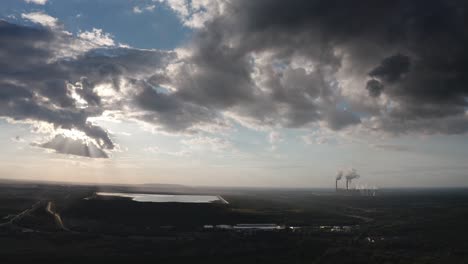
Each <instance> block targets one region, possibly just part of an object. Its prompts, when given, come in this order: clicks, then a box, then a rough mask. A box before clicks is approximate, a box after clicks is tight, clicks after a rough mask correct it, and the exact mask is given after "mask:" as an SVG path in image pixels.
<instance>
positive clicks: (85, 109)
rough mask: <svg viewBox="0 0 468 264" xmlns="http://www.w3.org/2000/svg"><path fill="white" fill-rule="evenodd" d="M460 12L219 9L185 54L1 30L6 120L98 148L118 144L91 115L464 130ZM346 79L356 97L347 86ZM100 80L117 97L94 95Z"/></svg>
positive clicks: (270, 3)
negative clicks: (72, 132)
mask: <svg viewBox="0 0 468 264" xmlns="http://www.w3.org/2000/svg"><path fill="white" fill-rule="evenodd" d="M467 6H468V2H466V1H461V0H452V1H442V0H429V1H422V0H421V1H405V0H397V1H384V0H377V1H375V0H359V1H338V0H308V1H305V0H290V1H284V0H255V1H251V0H237V1H226V2H224V7H223V11H222V12H220V13H218V14H216V13H213V14H212V15H213V17H212V19H210V20H208V21H207V22H206V23H205V24H204V27H202V28H199V29H196V31H195V32H194V34H193V38H192V40H191V41H190V42H189V43H187V44H186V45H185V46H184V47H183V48H184V52H181V53H178V52H175V51H174V52H170V51H157V50H140V49H133V48H117V47H108V46H107V47H101V48H99V47H96V46H93V47H91V48H90V47H86V45H87V44H86V43H85V42H84V41H83V40H80V39H79V37H76V36H72V35H70V34H67V33H65V32H63V31H60V30H61V29H60V28H33V27H25V26H18V25H12V24H9V23H7V22H4V21H0V88H1V89H0V103H1V104H0V116H3V117H9V118H11V119H15V120H33V121H43V122H48V123H51V124H53V125H54V126H55V127H56V128H65V129H76V130H79V131H82V132H84V133H85V134H86V135H87V136H88V137H90V138H91V139H93V140H94V142H95V143H96V144H97V145H96V146H97V147H98V148H101V149H113V148H114V143H113V142H112V140H111V138H110V137H109V135H108V133H107V132H106V131H105V130H104V129H103V128H101V127H99V126H97V125H95V124H92V123H90V122H89V120H88V118H90V117H96V116H100V115H102V113H103V112H104V111H106V110H117V111H120V112H121V113H123V115H124V116H127V117H130V118H136V119H139V120H142V121H145V122H149V123H153V124H155V125H157V126H158V127H159V128H161V129H164V130H167V131H171V132H173V131H178V132H180V131H185V132H187V131H189V132H191V131H193V128H194V127H197V126H198V125H203V124H213V123H217V124H221V123H222V122H223V118H225V117H226V116H227V115H224V114H229V116H230V117H233V118H237V120H238V121H240V122H243V124H246V123H248V122H250V123H254V124H253V125H261V126H271V127H280V126H282V127H293V128H297V127H307V126H308V125H310V124H312V123H316V122H321V123H324V124H326V125H327V126H328V127H329V128H331V129H333V130H340V129H344V128H346V127H350V126H353V125H357V124H365V125H366V127H369V128H371V129H374V130H379V131H387V132H391V133H405V132H411V131H414V132H419V133H448V134H451V133H465V132H467V131H468V117H467V114H466V111H467V109H468V100H467V98H468V85H467V83H468V75H467V74H466V73H467V72H468V51H467V49H466V46H467V43H468V41H467V40H468V19H467V12H468V8H467ZM208 12H210V11H209V10H208ZM346 69H356V71H354V72H352V73H351V74H355V75H356V76H354V75H353V76H347V75H346V74H348V73H347V72H346V71H345V70H346ZM352 77H355V79H358V80H361V81H360V82H362V83H360V84H359V87H354V86H349V84H348V83H349V82H347V79H352ZM340 78H344V79H340ZM101 84H107V85H111V87H112V89H114V91H115V93H116V95H115V98H105V97H101V96H100V93H99V91H98V90H97V88H96V87H99V85H101ZM164 87H166V88H164ZM352 89H355V90H352ZM101 95H102V94H101ZM351 95H352V96H351ZM77 96H78V97H80V98H81V99H82V100H77V99H76V97H77ZM356 98H357V99H356ZM83 101H84V102H83ZM369 102H370V103H372V106H371V107H369ZM84 104H85V106H84ZM343 106H347V107H346V109H344V108H343ZM358 111H359V113H357V112H358ZM369 123H370V124H369ZM54 149H57V148H54Z"/></svg>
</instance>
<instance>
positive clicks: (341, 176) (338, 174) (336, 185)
mask: <svg viewBox="0 0 468 264" xmlns="http://www.w3.org/2000/svg"><path fill="white" fill-rule="evenodd" d="M341 178H343V171H338V173H337V174H336V181H335V190H336V191H338V181H339V180H341Z"/></svg>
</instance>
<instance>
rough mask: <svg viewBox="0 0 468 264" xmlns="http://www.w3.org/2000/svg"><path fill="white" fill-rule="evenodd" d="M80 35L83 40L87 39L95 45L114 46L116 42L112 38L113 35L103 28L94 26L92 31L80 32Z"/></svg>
mask: <svg viewBox="0 0 468 264" xmlns="http://www.w3.org/2000/svg"><path fill="white" fill-rule="evenodd" d="M78 37H79V38H80V39H82V40H86V41H88V42H90V43H91V44H94V45H95V46H99V47H101V46H114V45H115V42H114V40H113V39H112V35H111V34H109V33H105V32H103V31H102V29H99V28H93V30H91V31H84V32H80V33H79V34H78Z"/></svg>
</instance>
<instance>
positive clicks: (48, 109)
mask: <svg viewBox="0 0 468 264" xmlns="http://www.w3.org/2000/svg"><path fill="white" fill-rule="evenodd" d="M77 41H78V40H77V39H76V38H74V37H73V36H70V35H68V34H66V33H64V32H61V31H52V30H51V29H48V28H31V27H25V26H18V25H13V24H10V23H7V22H5V21H0V102H1V103H0V116H3V117H8V118H11V119H13V120H19V121H22V120H28V121H42V122H47V123H50V124H53V125H54V127H55V128H63V129H76V130H79V131H82V132H84V133H85V134H86V135H87V136H88V137H90V138H91V139H94V140H95V143H96V144H97V147H99V148H101V149H108V150H112V149H113V148H114V143H113V142H112V140H111V138H110V136H109V134H108V133H107V131H106V130H105V129H103V128H101V127H99V126H96V125H94V124H92V123H90V122H89V121H88V120H87V119H88V118H89V117H94V116H100V115H101V114H102V113H103V111H104V110H106V107H107V106H105V105H103V104H102V100H101V98H100V97H99V96H98V94H97V93H96V91H95V87H96V85H98V84H104V83H110V84H112V85H113V88H114V89H116V90H118V89H119V88H120V81H121V80H122V79H123V78H136V77H138V76H139V75H143V74H149V73H151V72H152V71H155V69H157V68H159V66H160V65H161V64H162V63H163V62H162V61H163V59H164V58H165V57H170V55H169V54H170V53H167V52H159V51H148V50H146V51H145V50H131V49H123V48H120V49H119V48H114V49H108V50H98V49H94V50H91V51H89V52H87V51H86V50H85V51H83V52H81V53H79V49H80V48H86V47H81V46H80V45H82V44H83V43H79V42H77ZM71 46H76V47H75V49H78V53H77V55H75V56H74V57H64V58H60V57H57V54H59V53H63V52H67V51H68V50H69V49H71V48H70V47H71ZM104 51H105V52H104ZM75 52H76V51H75ZM77 83H78V84H79V87H75V88H74V89H73V88H70V85H72V86H73V85H76V84H77ZM73 92H75V93H76V94H77V95H79V96H80V97H81V98H82V100H84V101H85V102H86V104H87V105H86V107H81V106H80V105H78V102H77V101H76V99H75V98H74V97H73ZM73 144H75V145H77V144H78V143H76V142H75V143H73ZM49 146H51V145H50V144H49V145H44V147H49ZM90 146H91V147H92V148H94V147H95V146H96V145H94V143H93V144H91V145H90ZM55 149H57V148H55ZM57 151H59V152H64V151H65V149H63V148H60V149H57ZM71 154H76V153H71ZM76 155H81V154H76ZM82 156H83V155H82ZM85 156H86V155H85ZM98 156H100V157H104V156H103V155H98Z"/></svg>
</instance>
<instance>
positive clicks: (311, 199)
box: [0, 182, 468, 263]
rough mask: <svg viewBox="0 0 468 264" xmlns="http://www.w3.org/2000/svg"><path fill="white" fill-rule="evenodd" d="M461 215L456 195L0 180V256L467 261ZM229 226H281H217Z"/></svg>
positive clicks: (463, 208) (467, 207) (466, 205)
mask: <svg viewBox="0 0 468 264" xmlns="http://www.w3.org/2000/svg"><path fill="white" fill-rule="evenodd" d="M103 191H104V192H130V193H166V194H204V195H221V196H222V197H223V198H224V199H226V200H227V201H228V202H229V204H223V203H205V204H194V203H146V202H143V203H142V202H135V201H132V200H131V199H128V198H118V197H94V198H93V199H85V198H87V197H93V195H94V194H95V192H103ZM466 219H468V191H467V190H464V189H428V190H422V189H414V190H413V189H406V190H381V191H380V192H379V195H378V196H376V197H363V196H346V195H336V194H335V193H334V191H332V190H319V189H317V190H312V189H311V190H308V189H297V190H292V189H223V188H190V187H184V186H170V185H168V186H166V185H141V186H133V187H126V186H99V187H96V186H79V185H63V184H62V185H60V184H43V183H42V184H39V183H37V184H36V183H20V182H5V183H3V184H0V258H1V259H2V260H8V261H10V262H12V261H15V260H17V261H27V262H34V261H36V262H41V263H42V262H45V261H48V263H83V262H84V261H93V263H94V261H113V262H133V263H135V261H138V262H152V263H157V262H159V263H187V262H189V263H468V231H467V229H466V223H465V222H466ZM237 224H277V225H279V226H281V227H284V229H281V230H275V231H255V230H244V231H239V230H231V229H220V228H216V226H217V225H218V226H219V225H222V226H233V225H237ZM206 225H209V226H214V228H208V229H207V228H204V226H206ZM290 227H295V229H292V228H290ZM5 263H7V262H5Z"/></svg>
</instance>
